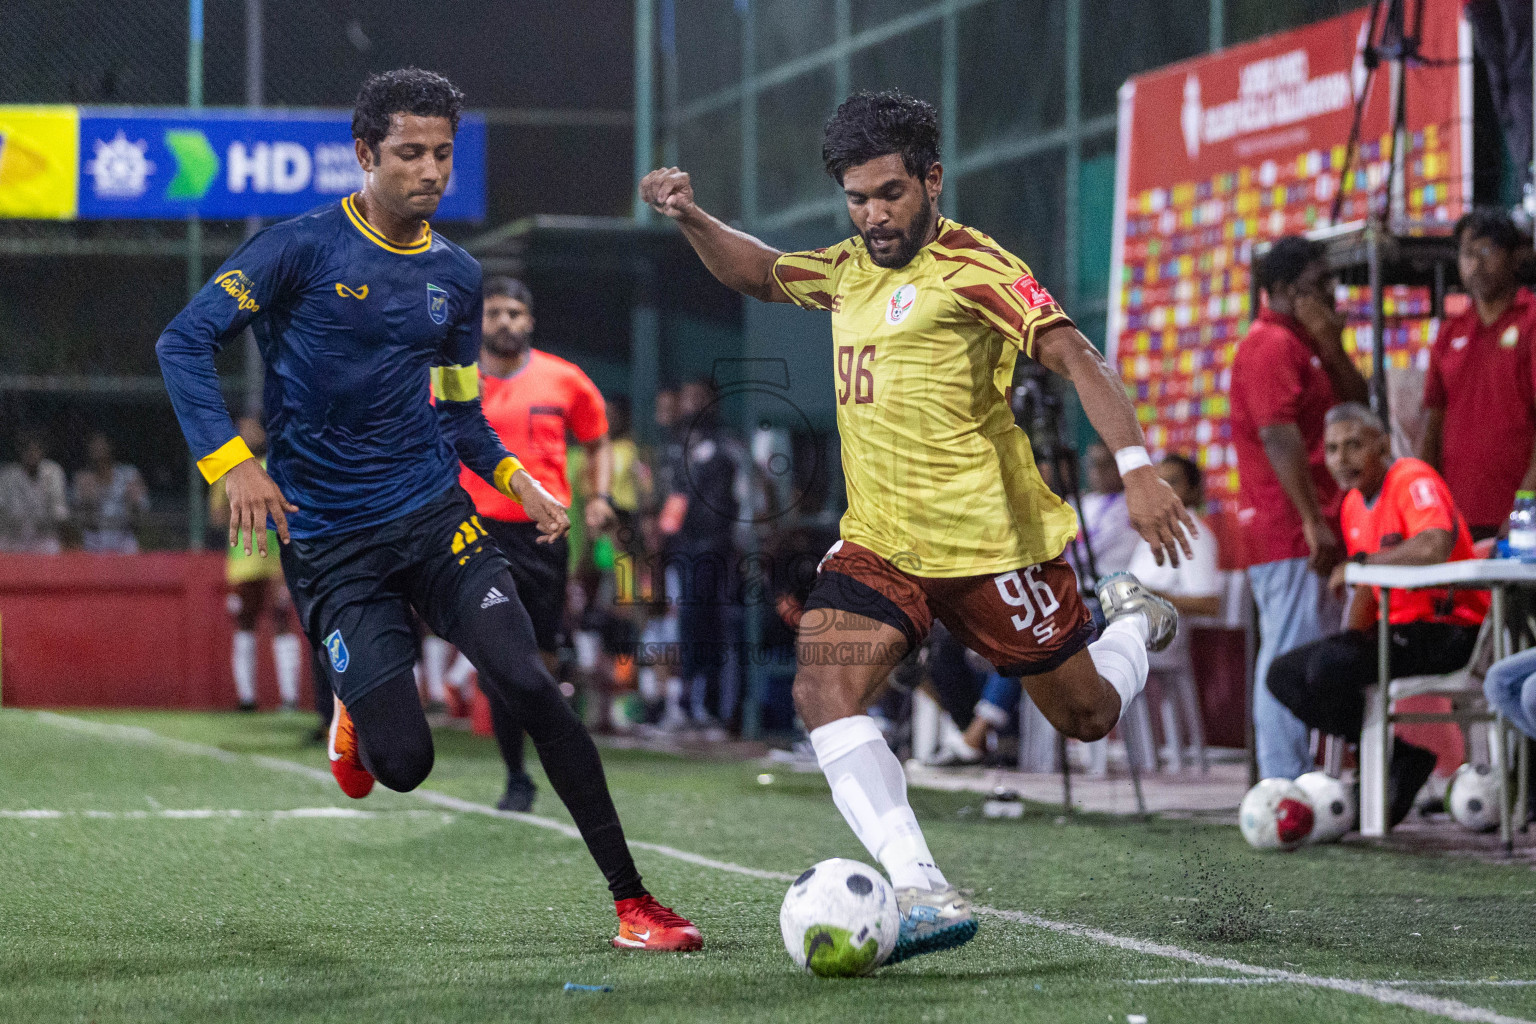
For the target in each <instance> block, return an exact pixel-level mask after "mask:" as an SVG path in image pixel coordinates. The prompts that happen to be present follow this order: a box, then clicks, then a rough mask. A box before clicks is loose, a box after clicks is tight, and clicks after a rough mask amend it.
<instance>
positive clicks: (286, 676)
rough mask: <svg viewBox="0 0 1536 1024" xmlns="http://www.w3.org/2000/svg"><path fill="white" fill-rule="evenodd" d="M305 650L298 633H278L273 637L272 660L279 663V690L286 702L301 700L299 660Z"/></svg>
mask: <svg viewBox="0 0 1536 1024" xmlns="http://www.w3.org/2000/svg"><path fill="white" fill-rule="evenodd" d="M302 657H303V650H302V648H301V647H300V646H299V637H298V634H296V633H278V634H277V635H276V636H274V637H273V638H272V661H273V662H274V663H275V664H276V665H277V692H278V693H280V694H281V695H282V697H283V703H284V704H297V703H298V702H299V662H300V660H301V659H302Z"/></svg>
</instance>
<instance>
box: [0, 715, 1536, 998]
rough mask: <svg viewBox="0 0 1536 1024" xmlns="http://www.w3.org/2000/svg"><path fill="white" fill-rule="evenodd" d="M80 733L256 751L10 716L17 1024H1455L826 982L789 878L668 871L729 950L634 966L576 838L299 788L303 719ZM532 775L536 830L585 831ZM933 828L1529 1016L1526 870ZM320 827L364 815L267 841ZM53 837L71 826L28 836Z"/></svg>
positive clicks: (786, 825)
mask: <svg viewBox="0 0 1536 1024" xmlns="http://www.w3.org/2000/svg"><path fill="white" fill-rule="evenodd" d="M79 718H84V719H88V720H89V721H90V722H92V723H98V724H100V723H107V724H109V725H111V726H113V727H116V726H130V727H135V728H142V729H148V730H152V731H153V732H154V733H155V734H158V735H160V736H163V737H166V738H170V739H177V740H182V741H188V742H191V743H196V744H205V745H210V746H213V747H217V748H220V749H222V750H224V751H228V752H230V755H229V756H226V757H224V758H222V759H221V758H215V757H210V756H206V755H204V754H200V753H197V752H196V751H195V750H193V749H192V748H187V747H183V748H179V749H178V748H175V747H172V746H164V745H157V744H155V743H150V742H145V741H144V736H143V735H141V734H133V733H131V732H126V731H122V730H119V731H117V732H115V733H114V732H111V731H110V730H109V731H108V732H107V734H98V733H92V732H86V731H82V730H80V729H78V728H68V727H66V726H67V725H68V723H67V722H61V721H60V720H58V719H56V718H50V717H49V716H46V715H37V714H33V713H28V712H20V711H4V712H0V1021H4V1022H33V1021H37V1022H51V1021H93V1022H108V1021H135V1022H137V1021H189V1022H190V1021H198V1022H203V1021H268V1020H281V1021H289V1020H292V1021H347V1022H356V1021H367V1022H384V1021H402V1022H403V1021H411V1022H419V1021H453V1022H458V1021H544V1020H549V1021H555V1020H560V1021H569V1020H582V1021H585V1020H593V1021H623V1022H642V1021H669V1022H670V1021H764V1020H784V1021H796V1022H799V1021H828V1022H839V1024H841V1022H846V1021H864V1020H879V1021H890V1022H905V1021H914V1022H916V1021H952V1022H956V1024H960V1022H964V1024H970V1022H983V1021H1030V1022H1034V1021H1039V1022H1060V1021H1110V1022H1123V1021H1126V1020H1127V1016H1128V1015H1131V1014H1139V1015H1144V1016H1145V1017H1147V1019H1148V1021H1149V1024H1157V1022H1181V1024H1182V1022H1194V1021H1239V1022H1243V1024H1264V1022H1271V1021H1309V1022H1311V1021H1346V1020H1347V1021H1356V1020H1358V1021H1414V1020H1420V1021H1428V1020H1436V1019H1446V1018H1445V1017H1443V1016H1436V1015H1434V1014H1432V1013H1428V1012H1425V1011H1423V1010H1418V1009H1410V1008H1406V1007H1402V1006H1392V1005H1384V1004H1383V1003H1381V1002H1378V1001H1376V1000H1374V999H1372V998H1369V997H1367V996H1362V995H1357V994H1351V993H1346V992H1338V991H1330V990H1326V989H1320V988H1317V987H1312V986H1307V985H1300V984H1295V983H1290V982H1282V983H1265V984H1230V985H1216V984H1208V983H1198V982H1191V981H1189V980H1188V979H1209V978H1216V977H1222V978H1236V977H1238V975H1236V974H1234V972H1233V971H1231V970H1227V969H1223V968H1219V967H1212V966H1200V965H1196V964H1190V963H1186V962H1180V961H1178V960H1175V959H1169V958H1168V957H1165V956H1159V955H1155V954H1153V953H1151V952H1148V951H1141V950H1130V949H1123V948H1116V947H1114V946H1110V945H1106V944H1104V943H1103V942H1096V941H1092V940H1090V939H1089V938H1085V937H1080V936H1075V935H1069V934H1060V933H1057V932H1052V931H1049V930H1046V929H1042V928H1040V927H1034V926H1030V925H1027V924H1022V923H1017V922H1014V921H1007V920H1002V919H999V918H997V917H988V918H985V919H984V920H983V923H982V928H981V933H980V936H979V937H978V938H977V939H976V941H974V942H972V943H971V944H969V945H968V946H966V947H964V948H962V949H960V950H957V951H952V952H948V953H942V954H936V955H933V956H926V957H919V958H917V959H914V960H912V961H909V962H907V963H904V964H902V965H900V966H898V967H894V968H888V969H885V970H882V971H880V972H879V973H878V974H876V975H875V976H874V977H871V978H867V979H859V980H850V981H823V980H818V979H815V978H811V977H808V976H806V975H803V974H800V973H798V972H797V971H796V970H795V969H794V967H793V965H792V964H791V963H790V961H789V958H788V956H787V955H786V954H785V953H784V950H783V948H782V945H781V943H780V939H779V932H778V907H779V901H780V899H781V898H782V895H783V891H784V888H785V883H784V882H781V881H776V880H765V879H760V878H753V877H748V876H744V875H741V874H736V873H730V872H726V871H721V870H717V869H713V868H709V867H703V866H699V865H696V864H692V863H687V862H684V861H681V860H678V859H675V858H671V857H668V856H665V855H663V854H661V853H658V852H654V851H650V850H644V849H641V850H637V851H636V859H637V860H638V861H639V863H640V867H641V870H642V872H643V873H644V874H645V877H646V881H647V883H648V885H649V886H650V887H651V888H652V890H653V891H654V892H655V893H656V894H657V895H658V897H660V898H661V899H662V901H663V902H665V903H668V904H670V905H672V906H674V907H675V908H676V909H677V910H679V911H680V912H682V913H684V914H686V915H688V916H689V917H691V918H692V919H693V920H695V921H696V922H697V923H698V924H699V925H700V927H701V928H702V929H703V931H704V934H705V940H706V946H705V949H704V951H703V952H702V953H697V954H692V955H687V956H681V955H675V954H674V955H667V954H649V953H635V952H625V951H620V950H615V949H612V948H610V947H609V946H608V945H607V940H608V938H609V937H610V936H611V935H612V934H613V930H614V924H615V920H614V917H613V911H612V905H611V903H610V902H608V899H607V892H606V889H605V888H604V886H603V885H602V880H601V877H600V876H599V875H598V873H597V871H596V869H595V867H594V866H593V865H592V863H591V861H590V860H589V859H588V858H587V855H586V851H585V848H584V847H583V846H582V845H581V843H580V842H579V841H577V840H573V839H570V838H568V837H566V836H564V835H562V834H560V833H559V832H555V831H551V830H548V829H543V828H539V827H536V826H533V825H530V824H527V823H524V822H518V821H508V820H504V819H498V818H494V817H489V816H485V815H481V814H475V813H465V812H462V811H452V810H445V809H443V808H442V807H441V806H438V805H434V804H432V803H430V802H428V801H426V800H423V799H422V798H421V797H419V796H416V795H401V794H394V793H388V792H385V791H382V790H380V791H377V792H376V793H375V794H374V795H372V796H370V797H368V798H367V799H366V800H364V801H361V802H357V801H350V800H348V799H347V798H345V797H344V796H343V795H342V794H341V792H340V791H339V790H338V789H337V788H336V787H335V785H334V784H332V783H330V782H329V781H328V780H318V779H314V778H309V777H306V776H304V775H301V774H295V773H292V772H284V771H279V770H275V769H274V768H273V766H272V765H271V763H270V762H266V761H263V760H262V759H263V758H281V759H285V760H290V761H295V762H300V763H303V764H305V765H307V766H310V767H312V768H319V769H323V767H324V763H325V762H324V753H323V751H322V750H321V749H320V748H318V747H309V746H305V744H304V738H305V734H306V733H307V732H308V730H309V729H310V728H311V722H310V720H309V719H307V718H304V717H303V716H297V715H277V716H265V715H263V716H236V715H187V714H171V713H164V714H160V713H143V714H105V713H100V714H89V715H81V716H76V720H78V719H79ZM437 739H438V756H437V767H436V769H435V770H434V772H433V775H432V777H431V778H430V779H429V780H428V781H427V784H426V788H427V789H430V790H433V791H435V792H438V793H444V794H448V795H450V796H453V797H457V798H459V799H462V800H468V801H473V802H475V803H479V804H491V803H494V801H495V798H496V796H497V795H498V794H499V791H500V763H499V761H498V759H497V757H496V753H495V748H494V746H493V745H492V743H491V742H490V741H489V740H484V739H480V738H478V737H474V736H470V735H467V734H464V733H461V732H454V731H442V732H439V733H438V736H437ZM604 760H605V763H606V764H607V768H608V777H609V782H610V785H611V787H612V789H613V792H614V797H615V800H616V802H617V804H618V806H619V810H620V813H621V814H622V815H623V817H624V822H625V826H626V829H627V831H628V833H629V835H630V837H631V838H632V839H637V840H643V841H648V842H650V843H659V844H665V845H666V846H669V847H673V848H676V849H678V850H684V851H688V852H691V853H695V854H700V855H703V856H706V857H710V858H714V859H716V860H719V861H727V862H731V863H734V864H738V865H743V866H746V867H749V868H755V869H759V870H765V871H773V872H788V873H795V872H798V871H800V870H802V869H804V868H805V867H807V866H809V865H810V864H812V863H814V862H816V861H818V860H821V859H823V858H826V857H832V856H843V857H852V858H856V859H859V860H863V861H866V862H867V861H869V860H870V858H869V856H868V854H867V853H866V852H865V851H864V850H863V849H862V848H861V847H860V846H859V845H858V843H857V841H856V840H855V839H854V838H853V836H852V835H851V833H849V832H848V830H847V828H846V826H845V825H844V824H843V822H842V820H841V818H840V817H839V816H838V814H837V811H836V810H835V808H834V807H833V806H832V803H831V801H830V799H828V796H827V791H826V786H825V784H824V783H823V781H822V779H821V777H820V776H819V775H816V774H795V773H793V772H788V771H784V770H782V769H776V768H770V769H765V768H764V767H763V766H761V765H759V764H755V763H730V762H720V761H705V760H688V759H682V758H675V757H668V756H663V755H656V754H647V753H640V752H634V751H616V750H608V751H605V752H604ZM765 771H771V772H772V773H773V781H772V783H771V784H768V785H763V784H761V783H760V782H759V780H758V777H759V775H760V773H763V772H765ZM536 778H538V781H539V783H540V787H541V790H540V797H539V802H538V804H537V806H536V807H535V812H536V813H538V814H541V815H546V816H548V817H550V818H554V819H557V820H559V821H568V820H569V819H568V818H567V816H566V815H565V813H564V810H563V809H562V808H561V807H560V806H559V803H558V801H556V800H555V799H554V798H553V796H552V795H551V794H550V792H549V789H548V786H547V784H545V783H544V781H543V779H542V777H538V776H536ZM913 804H914V806H915V807H916V809H917V813H918V816H919V818H920V820H922V821H923V823H924V826H925V829H926V831H927V834H928V837H929V841H930V845H931V846H932V848H933V851H934V853H935V855H936V857H937V859H938V861H939V863H940V864H941V866H943V867H944V869H945V870H946V872H948V873H949V875H950V877H951V878H952V879H953V880H954V881H955V882H956V883H957V884H959V885H961V886H962V887H964V888H967V889H969V890H971V891H972V892H973V893H974V898H975V900H976V902H977V903H978V904H982V905H985V906H988V907H992V908H999V909H1003V910H1010V911H1022V912H1025V913H1028V914H1034V915H1039V916H1041V917H1044V918H1048V919H1050V920H1053V921H1060V922H1072V923H1076V924H1080V925H1085V926H1089V927H1092V928H1097V929H1102V930H1103V931H1105V932H1109V933H1113V934H1114V935H1116V936H1123V937H1127V938H1132V939H1139V940H1147V941H1151V942H1156V943H1163V944H1167V945H1170V946H1176V947H1178V948H1180V949H1183V950H1190V951H1194V952H1197V953H1201V954H1205V955H1207V956H1212V957H1220V958H1226V959H1230V960H1236V961H1241V962H1243V963H1245V964H1252V965H1256V966H1260V967H1265V968H1273V969H1279V970H1285V971H1294V972H1298V973H1303V974H1307V975H1312V976H1316V977H1330V978H1348V979H1359V980H1373V981H1374V980H1383V981H1393V982H1403V981H1410V982H1411V981H1418V982H1428V981H1440V982H1449V983H1454V984H1448V985H1444V986H1441V987H1433V986H1426V985H1407V986H1402V987H1399V988H1398V989H1396V990H1397V991H1402V992H1420V993H1427V994H1432V995H1439V996H1443V997H1447V998H1450V999H1455V1000H1460V1001H1461V1002H1463V1003H1466V1004H1470V1005H1471V1006H1474V1007H1480V1008H1487V1009H1489V1010H1492V1011H1496V1012H1498V1013H1502V1014H1505V1015H1509V1016H1511V1017H1515V1018H1532V1017H1536V987H1531V986H1514V985H1491V984H1486V982H1487V981H1488V980H1490V979H1501V980H1505V981H1508V980H1511V979H1513V980H1526V979H1533V978H1536V956H1533V952H1536V874H1533V873H1532V872H1531V871H1530V870H1529V868H1527V867H1525V866H1519V865H1501V864H1482V863H1476V862H1473V861H1469V860H1465V859H1457V858H1447V857H1433V856H1423V855H1410V854H1403V853H1393V852H1386V851H1381V850H1373V849H1369V848H1363V847H1354V848H1351V847H1338V846H1336V847H1326V848H1313V849H1307V850H1304V851H1301V852H1299V853H1296V854H1291V855H1282V854H1272V855H1262V854H1259V853H1256V852H1254V851H1252V850H1250V849H1249V848H1248V847H1247V846H1245V845H1244V844H1243V842H1242V839H1241V837H1240V836H1239V834H1238V831H1237V829H1236V828H1234V827H1230V826H1216V825H1205V824H1197V823H1191V822H1177V821H1167V820H1158V821H1153V822H1151V823H1145V824H1143V823H1135V822H1130V821H1126V820H1122V819H1115V818H1110V817H1097V816H1075V817H1073V818H1071V819H1069V820H1066V821H1065V822H1063V823H1059V824H1058V823H1057V818H1056V816H1055V812H1054V811H1046V810H1044V809H1039V808H1032V809H1031V810H1030V812H1028V813H1026V816H1025V818H1024V819H1023V820H1022V821H1007V820H991V819H986V818H984V817H982V815H981V813H980V798H979V797H975V796H968V795H966V794H949V793H934V792H927V791H914V793H913ZM314 808H343V809H345V810H346V811H353V810H361V811H367V812H370V816H369V817H365V818H351V817H321V816H307V815H306V816H294V815H292V814H276V813H273V812H291V811H293V810H295V809H314ZM28 810H32V811H39V810H47V811H58V812H62V813H61V816H56V817H20V816H17V812H22V811H28ZM168 810H169V811H176V810H206V811H210V812H215V814H216V815H217V816H212V817H193V818H176V817H166V816H165V815H166V812H167V811H168ZM229 811H241V812H243V815H242V816H240V817H229V816H227V815H226V814H225V812H229ZM87 812H96V813H97V816H91V815H90V814H88V813H87ZM100 812H110V813H109V814H107V815H102V814H101V813H100ZM313 813H315V812H309V814H313ZM332 813H335V812H332ZM566 982H575V983H578V984H584V985H610V986H612V987H613V991H612V992H609V993H580V994H576V993H567V992H565V991H564V990H563V986H564V984H565V983H566ZM1468 982H1478V984H1467V983H1468Z"/></svg>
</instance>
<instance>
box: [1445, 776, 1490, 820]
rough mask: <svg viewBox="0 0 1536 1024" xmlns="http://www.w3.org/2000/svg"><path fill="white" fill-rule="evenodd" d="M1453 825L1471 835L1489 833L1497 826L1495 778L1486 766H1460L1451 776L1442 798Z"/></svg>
mask: <svg viewBox="0 0 1536 1024" xmlns="http://www.w3.org/2000/svg"><path fill="white" fill-rule="evenodd" d="M1445 803H1446V806H1447V807H1449V808H1450V811H1451V817H1453V818H1455V819H1456V824H1458V825H1460V826H1461V827H1462V828H1464V829H1469V830H1470V831H1473V832H1491V831H1493V830H1494V829H1495V828H1498V825H1499V779H1498V776H1497V775H1495V774H1494V771H1493V769H1492V768H1490V767H1489V766H1488V765H1486V764H1478V765H1472V764H1464V765H1462V766H1461V767H1460V768H1458V769H1456V774H1455V775H1454V776H1452V777H1451V788H1450V789H1449V790H1448V791H1447V793H1446V797H1445Z"/></svg>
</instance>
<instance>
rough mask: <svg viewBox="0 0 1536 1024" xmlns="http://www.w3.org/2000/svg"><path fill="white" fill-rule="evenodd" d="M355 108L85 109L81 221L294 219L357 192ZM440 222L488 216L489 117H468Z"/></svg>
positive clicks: (461, 126)
mask: <svg viewBox="0 0 1536 1024" xmlns="http://www.w3.org/2000/svg"><path fill="white" fill-rule="evenodd" d="M362 183H363V172H362V169H361V168H359V167H358V165H357V156H356V154H355V152H354V151H353V145H352V113H351V111H329V110H320V111H316V110H308V111H283V110H261V111H246V110H239V109H229V110H199V111H195V112H193V111H183V110H146V109H137V108H132V109H130V108H112V107H81V108H80V179H79V214H78V216H79V217H80V218H81V219H82V220H107V219H112V220H118V219H139V220H143V219H159V220H178V219H181V218H183V217H186V216H187V215H189V214H192V213H196V214H198V215H199V216H202V217H204V218H206V219H210V220H239V219H241V218H244V217H267V218H272V217H292V216H295V215H297V214H300V213H303V212H305V211H306V210H311V209H313V208H315V207H316V206H321V205H323V204H325V203H329V202H335V201H336V200H338V199H340V198H341V197H342V196H345V195H348V194H350V193H352V192H355V191H357V189H358V188H360V187H361V186H362ZM433 219H434V220H474V221H478V220H484V219H485V120H484V119H483V118H481V117H479V116H478V115H472V114H466V115H464V117H463V118H462V119H461V120H460V121H459V133H458V137H457V139H456V140H455V142H454V154H453V177H452V178H451V179H450V180H449V185H448V192H447V194H446V195H444V196H443V201H442V205H440V206H439V207H438V208H437V214H436V215H435V217H434V218H433Z"/></svg>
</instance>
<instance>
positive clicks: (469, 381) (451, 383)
mask: <svg viewBox="0 0 1536 1024" xmlns="http://www.w3.org/2000/svg"><path fill="white" fill-rule="evenodd" d="M432 397H433V398H435V399H437V400H438V401H439V402H473V401H474V400H475V399H477V398H479V397H480V368H479V367H478V366H434V367H432Z"/></svg>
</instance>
